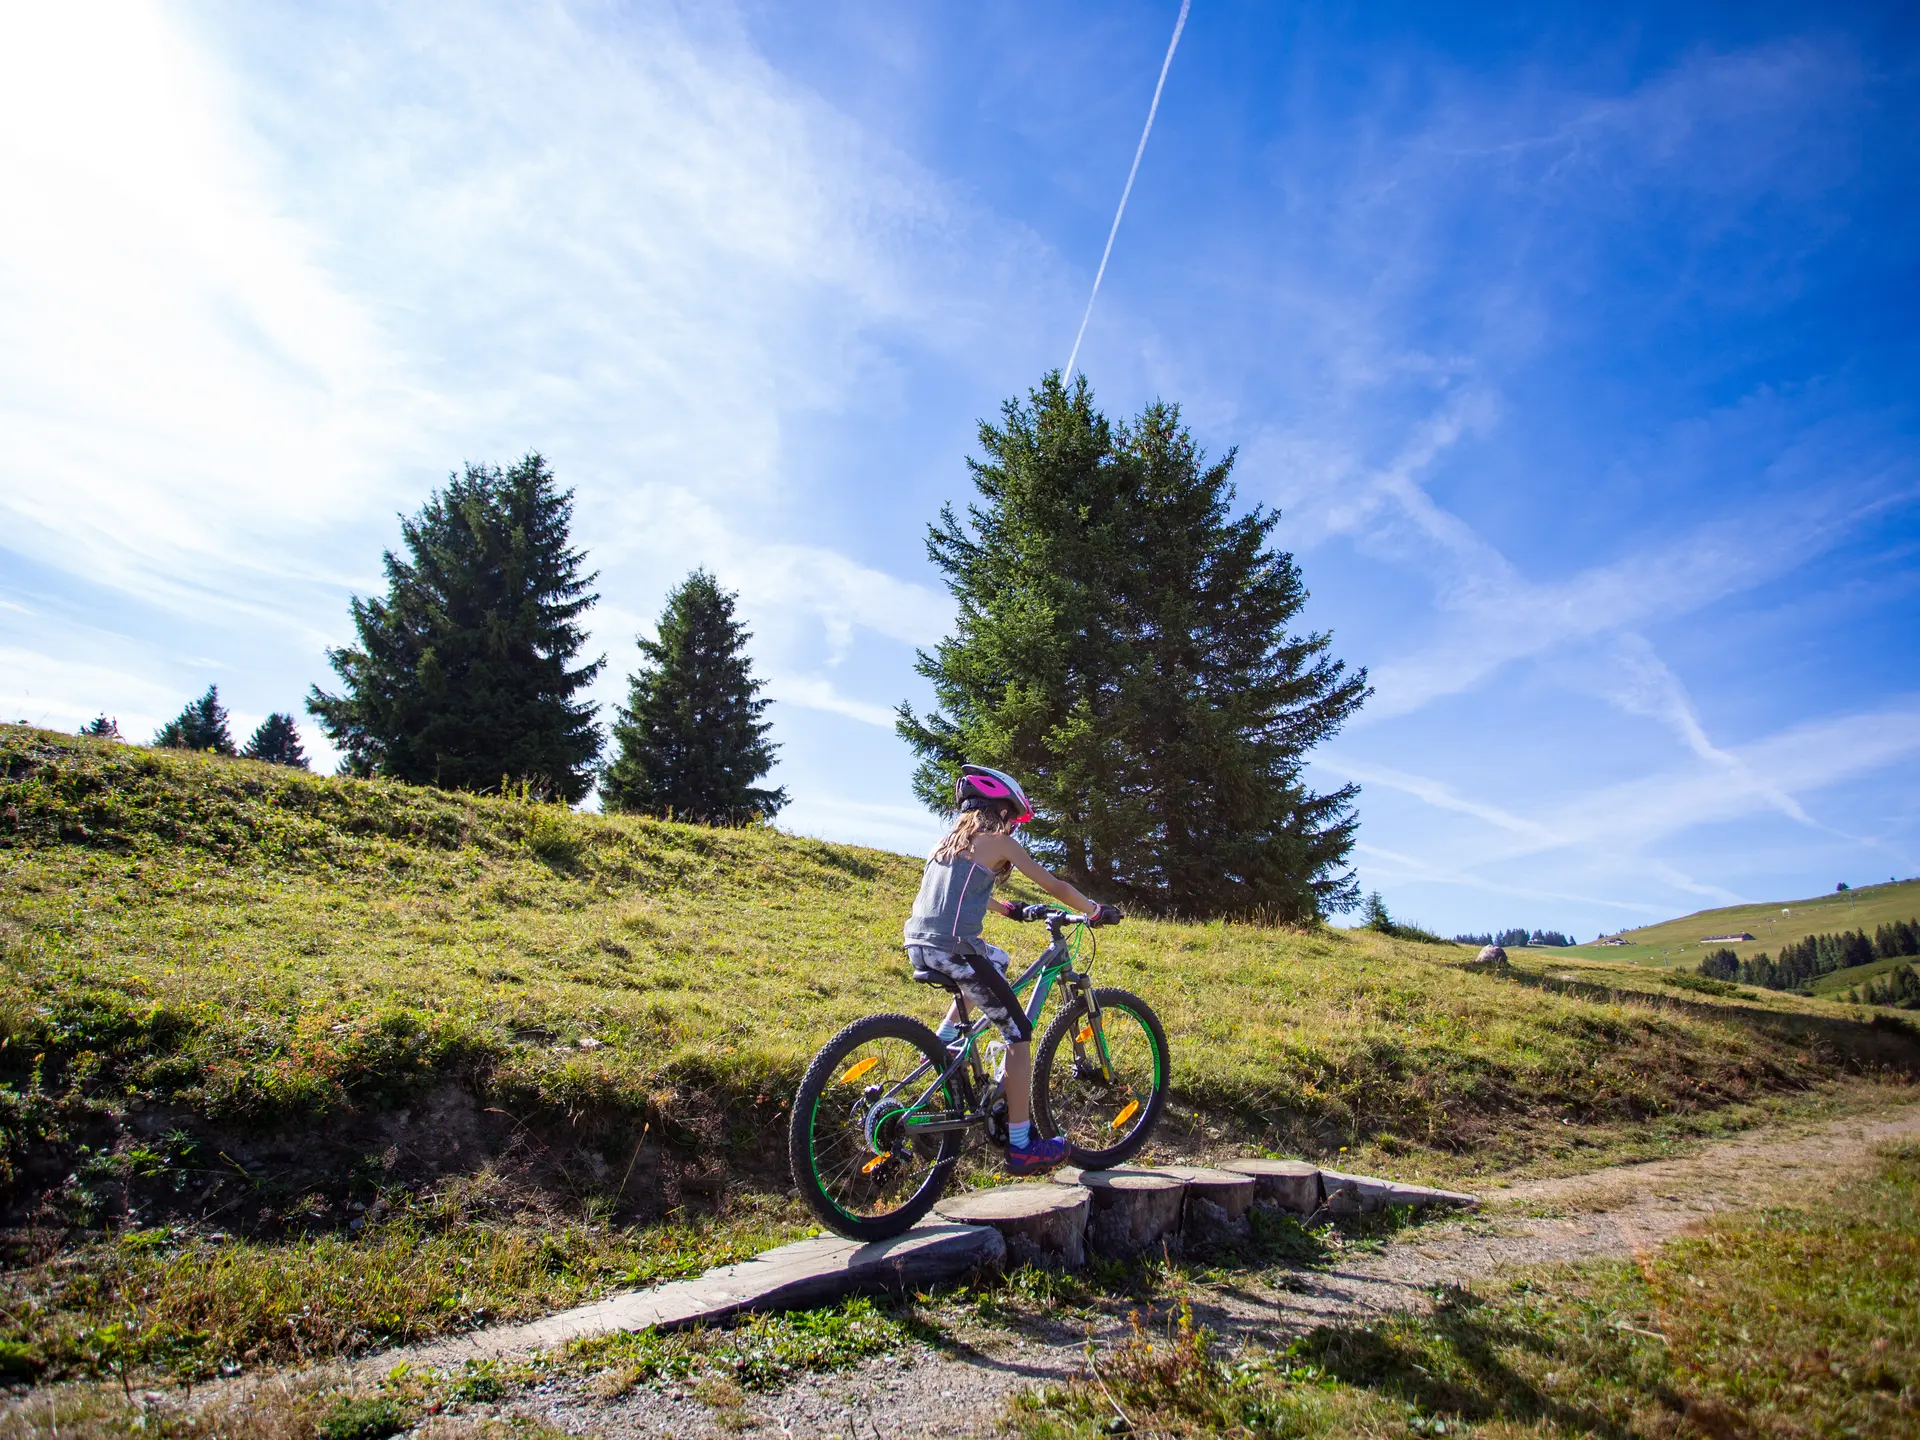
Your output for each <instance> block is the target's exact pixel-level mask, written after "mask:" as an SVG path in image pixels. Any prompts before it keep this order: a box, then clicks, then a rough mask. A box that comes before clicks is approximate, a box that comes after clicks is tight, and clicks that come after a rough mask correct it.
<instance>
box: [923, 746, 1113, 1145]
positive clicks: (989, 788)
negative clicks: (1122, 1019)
mask: <svg viewBox="0 0 1920 1440" xmlns="http://www.w3.org/2000/svg"><path fill="white" fill-rule="evenodd" d="M953 798H954V803H955V805H956V806H958V808H959V814H958V816H957V817H956V818H955V820H954V823H953V828H952V829H951V830H950V831H948V832H947V836H946V838H945V839H944V840H942V841H941V842H940V843H939V844H938V845H936V846H935V847H934V849H933V853H932V854H931V855H930V856H928V857H927V868H926V871H925V872H924V873H923V874H922V876H921V878H920V893H919V895H918V896H917V897H916V898H915V900H914V902H913V914H912V915H911V917H909V918H908V920H907V923H906V928H905V931H904V934H903V939H904V941H905V943H906V947H907V956H908V958H909V959H910V960H912V962H913V968H914V971H915V972H916V973H917V974H924V973H931V974H934V975H940V976H944V977H945V978H946V979H949V980H951V981H953V982H954V983H955V984H956V985H958V987H959V990H960V994H961V996H962V997H964V999H965V1001H966V1003H967V1004H969V1005H971V1006H973V1008H974V1009H976V1010H978V1011H979V1012H980V1013H981V1014H982V1015H984V1016H985V1017H986V1018H987V1019H988V1020H991V1021H992V1022H993V1023H994V1024H995V1025H997V1026H999V1027H1000V1033H1001V1035H1002V1036H1003V1037H1004V1038H1005V1040H1006V1042H1007V1068H1006V1077H1005V1091H1004V1093H1005V1095H1006V1101H1007V1135H1008V1140H1007V1169H1008V1170H1009V1171H1010V1172H1011V1173H1013V1174H1015V1175H1038V1174H1042V1173H1044V1172H1046V1171H1048V1170H1052V1169H1054V1168H1056V1167H1057V1166H1060V1165H1062V1164H1064V1163H1066V1159H1067V1142H1066V1141H1065V1140H1064V1139H1060V1138H1058V1137H1054V1136H1042V1135H1035V1134H1034V1133H1033V1126H1032V1121H1031V1119H1030V1109H1029V1106H1030V1098H1029V1097H1030V1095H1031V1091H1032V1083H1033V1060H1032V1052H1031V1046H1030V1044H1029V1042H1030V1041H1031V1039H1032V1037H1033V1025H1032V1022H1030V1021H1029V1020H1028V1019H1027V1015H1026V1011H1025V1010H1024V1009H1023V1008H1022V1007H1021V1005H1020V1002H1019V1000H1018V998H1017V997H1016V996H1015V995H1014V993H1013V988H1012V986H1010V985H1009V984H1008V983H1007V966H1008V963H1009V957H1008V955H1007V952H1006V951H1004V950H1002V949H1000V948H999V947H998V946H997V945H989V944H988V943H987V942H986V941H985V940H984V939H982V938H981V934H980V930H981V924H982V921H983V920H984V919H985V918H986V912H987V909H988V907H989V906H991V907H992V908H993V909H994V910H996V911H997V912H998V913H1000V914H1002V915H1004V916H1006V917H1007V918H1008V919H1012V920H1021V919H1025V918H1026V912H1025V907H1023V906H1019V905H1015V904H1013V903H1012V902H1010V901H1006V900H995V899H993V898H992V891H993V887H994V885H995V884H996V883H998V882H999V881H1001V880H1004V879H1005V878H1006V877H1007V876H1008V875H1009V874H1011V873H1012V872H1013V871H1015V870H1018V871H1019V872H1020V873H1021V874H1022V875H1025V876H1026V877H1027V878H1028V879H1029V880H1031V881H1033V883H1034V884H1036V885H1038V886H1039V887H1040V888H1041V889H1042V890H1044V891H1046V892H1047V893H1048V894H1049V895H1051V896H1053V897H1054V899H1056V900H1058V901H1060V902H1061V903H1062V904H1064V905H1070V906H1072V907H1073V908H1074V909H1075V910H1078V911H1079V912H1080V913H1081V914H1083V915H1085V916H1087V917H1088V921H1087V923H1088V924H1091V925H1112V924H1115V923H1117V922H1118V921H1120V920H1121V919H1122V918H1124V917H1123V916H1122V915H1121V913H1120V912H1119V911H1118V910H1116V909H1115V908H1114V907H1113V906H1111V905H1097V904H1095V903H1094V902H1093V901H1091V900H1089V899H1087V897H1086V896H1084V895H1082V894H1081V893H1080V892H1079V891H1078V890H1076V889H1074V887H1073V886H1071V885H1069V884H1068V883H1067V882H1066V881H1064V880H1062V879H1060V878H1059V877H1058V876H1056V875H1054V874H1053V873H1052V872H1051V871H1049V870H1048V869H1047V868H1046V867H1045V866H1044V865H1041V864H1040V863H1039V862H1038V861H1036V860H1035V859H1034V858H1033V857H1032V856H1031V855H1029V854H1027V851H1026V847H1025V846H1023V845H1022V844H1021V843H1020V842H1019V841H1018V840H1016V839H1014V838H1013V832H1014V831H1015V830H1016V829H1018V828H1019V827H1020V826H1021V825H1023V824H1025V823H1026V822H1027V821H1029V820H1031V819H1032V818H1033V806H1032V804H1031V803H1030V802H1029V801H1028V799H1027V796H1026V792H1025V791H1023V790H1022V789H1021V788H1020V784H1019V782H1018V781H1017V780H1015V779H1014V778H1013V777H1012V776H1011V775H1008V774H1006V773H1005V772H1004V771H1000V770H990V769H988V768H987V767H986V766H984V765H963V766H962V767H961V768H960V778H959V779H958V780H957V781H956V782H955V783H954V797H953ZM960 1018H961V1012H960V1001H958V1000H956V1001H955V1002H954V1004H953V1006H952V1008H951V1009H949V1010H948V1011H947V1018H946V1020H945V1021H944V1022H943V1023H942V1025H941V1026H940V1038H941V1039H942V1040H944V1041H946V1042H948V1043H949V1044H951V1043H953V1042H954V1041H956V1040H958V1039H959V1036H960Z"/></svg>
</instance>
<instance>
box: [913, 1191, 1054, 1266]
mask: <svg viewBox="0 0 1920 1440" xmlns="http://www.w3.org/2000/svg"><path fill="white" fill-rule="evenodd" d="M1091 1205H1092V1196H1091V1195H1090V1194H1089V1193H1088V1192H1087V1191H1086V1190H1083V1189H1078V1188H1076V1189H1071V1190H1070V1189H1068V1188H1066V1187H1065V1186H1062V1185H1046V1184H1038V1185H1001V1186H999V1187H997V1188H995V1189H992V1190H975V1191H974V1192H973V1193H971V1194H969V1195H951V1196H948V1197H947V1198H946V1199H944V1200H942V1201H941V1202H940V1203H939V1204H938V1205H936V1206H934V1212H935V1213H936V1214H937V1215H939V1216H940V1217H941V1218H942V1219H944V1220H956V1221H959V1222H960V1223H961V1224H963V1225H990V1226H992V1227H993V1228H994V1229H995V1230H998V1231H999V1232H1000V1235H1001V1238H1003V1239H1004V1240H1005V1241H1006V1242H1007V1260H1008V1263H1010V1264H1015V1265H1018V1264H1033V1265H1046V1266H1053V1267H1060V1266H1064V1267H1066V1268H1067V1269H1070V1270H1072V1269H1078V1268H1079V1267H1080V1266H1082V1265H1084V1264H1086V1263H1087V1245H1086V1237H1087V1213H1088V1211H1089V1209H1090V1208H1091Z"/></svg>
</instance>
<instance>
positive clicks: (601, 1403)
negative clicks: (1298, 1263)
mask: <svg viewBox="0 0 1920 1440" xmlns="http://www.w3.org/2000/svg"><path fill="white" fill-rule="evenodd" d="M1912 1139H1920V1104H1916V1105H1907V1106H1903V1107H1900V1108H1898V1109H1895V1110H1890V1111H1886V1112H1882V1113H1881V1114H1879V1115H1876V1116H1875V1117H1873V1118H1871V1119H1845V1120H1840V1121H1836V1122H1832V1123H1828V1124H1824V1125H1817V1126H1803V1127H1795V1128H1788V1129H1782V1130H1769V1131H1765V1132H1760V1133H1756V1134H1751V1135H1745V1136H1741V1137H1739V1138H1737V1139H1733V1140H1727V1141H1721V1142H1717V1143H1715V1144H1712V1145H1710V1146H1707V1147H1705V1148H1704V1149H1702V1150H1701V1151H1699V1152H1698V1153H1696V1154H1694V1155H1691V1156H1688V1157H1686V1158H1685V1159H1679V1160H1663V1161H1657V1162H1652V1163H1648V1164H1641V1165H1623V1166H1616V1167H1613V1168H1611V1169H1607V1170H1599V1171H1594V1172H1592V1173H1590V1174H1586V1175H1576V1176H1570V1177H1567V1178H1565V1179H1559V1180H1541V1181H1528V1182H1524V1183H1521V1184H1517V1185H1513V1186H1509V1187H1506V1188H1504V1189H1500V1190H1495V1191H1491V1192H1489V1193H1488V1195H1487V1202H1488V1203H1487V1209H1486V1212H1485V1213H1483V1214H1481V1215H1473V1216H1466V1217H1463V1218H1457V1219H1436V1220H1433V1221H1429V1222H1427V1223H1425V1224H1422V1225H1420V1226H1418V1227H1417V1228H1415V1229H1412V1230H1410V1231H1407V1232H1405V1233H1404V1234H1403V1235H1402V1236H1400V1237H1398V1238H1396V1239H1394V1240H1392V1241H1390V1242H1385V1243H1374V1244H1367V1245H1361V1246H1355V1247H1351V1248H1349V1249H1348V1250H1346V1251H1343V1252H1340V1253H1338V1254H1336V1255H1335V1256H1334V1257H1333V1260H1332V1263H1331V1264H1330V1265H1328V1266H1326V1267H1324V1268H1311V1269H1300V1270H1284V1269H1277V1270H1266V1271H1261V1272H1257V1273H1241V1274H1233V1273H1227V1274H1223V1275H1221V1276H1220V1277H1219V1278H1218V1279H1217V1281H1216V1282H1215V1283H1210V1284H1203V1285H1201V1286H1199V1287H1198V1288H1197V1289H1196V1290H1195V1291H1194V1293H1193V1294H1192V1296H1191V1299H1192V1302H1193V1307H1194V1319H1195V1321H1196V1323H1198V1324H1204V1325H1207V1326H1209V1327H1210V1328H1212V1329H1214V1330H1216V1331H1219V1332H1221V1333H1222V1334H1223V1335H1225V1336H1228V1337H1230V1338H1237V1339H1254V1338H1258V1339H1262V1340H1264V1341H1267V1342H1269V1343H1272V1342H1274V1341H1279V1340H1284V1339H1285V1338H1286V1337H1287V1336H1289V1335H1293V1334H1297V1333H1299V1332H1301V1331H1304V1330H1308V1329H1311V1328H1312V1327H1314V1326H1315V1325H1320V1324H1326V1323H1329V1322H1335V1321H1342V1322H1352V1321H1356V1320H1358V1321H1365V1320H1367V1319H1370V1318H1373V1317H1376V1316H1380V1315H1384V1314H1387V1313H1389V1312H1392V1311H1396V1310H1406V1309H1410V1308H1421V1307H1424V1306H1426V1305H1428V1304H1429V1303H1430V1302H1431V1298H1432V1292H1433V1289H1434V1287H1436V1286H1439V1285H1444V1284H1447V1283H1450V1282H1463V1281H1467V1280H1470V1279H1473V1278H1477V1277H1484V1276H1486V1275H1488V1274H1490V1273H1492V1272H1494V1271H1496V1270H1500V1269H1503V1268H1508V1267H1514V1266H1525V1265H1535V1264H1543V1263H1552V1262H1559V1261H1572V1260H1583V1259H1588V1258H1593V1257H1610V1256H1621V1255H1629V1254H1633V1253H1636V1252H1638V1251H1641V1250H1645V1249H1647V1248H1649V1247H1651V1246H1655V1245H1658V1244H1659V1243H1660V1242H1661V1241H1663V1240H1665V1239H1667V1238H1668V1237H1670V1236H1672V1235H1673V1234H1675V1233H1676V1232H1678V1231H1680V1230H1681V1229H1683V1228H1685V1227H1686V1226H1688V1225H1691V1224H1693V1223H1695V1222H1697V1221H1699V1220H1700V1219H1702V1218H1704V1217H1705V1216H1708V1215H1711V1214H1714V1213H1715V1212H1718V1211H1723V1210H1731V1209H1744V1208H1749V1207H1752V1206H1755V1205H1761V1204H1768V1203H1776V1202H1786V1203H1800V1204H1805V1203H1811V1202H1813V1201H1815V1200H1817V1198H1818V1196H1819V1194H1820V1192H1821V1190H1822V1189H1823V1188H1825V1187H1826V1186H1828V1185H1829V1184H1830V1183H1831V1182H1832V1181H1833V1179H1835V1178H1836V1177H1837V1176H1839V1175H1841V1174H1844V1173H1847V1172H1850V1171H1854V1170H1858V1169H1860V1168H1862V1167H1863V1166H1865V1165H1866V1164H1867V1163H1868V1161H1869V1159H1870V1157H1871V1155H1872V1152H1873V1149H1874V1147H1875V1146H1877V1145H1879V1144H1882V1143H1885V1142H1888V1141H1897V1140H1912ZM936 1318H937V1319H938V1320H939V1321H940V1322H941V1323H942V1325H943V1326H945V1327H946V1328H947V1330H948V1332H949V1340H948V1342H947V1343H946V1344H945V1345H943V1346H941V1347H940V1348H934V1347H930V1346H921V1347H916V1350H915V1352H914V1353H913V1354H911V1355H908V1356H898V1357H889V1358H884V1359H881V1360H876V1361H872V1362H869V1363H867V1364H866V1365H863V1366H861V1367H859V1368H857V1369H854V1370H851V1371H845V1372H841V1373H840V1374H837V1375H829V1376H824V1377H819V1378H816V1379H811V1380H806V1381H802V1382H799V1383H796V1384H795V1385H793V1386H791V1387H789V1388H788V1389H787V1390H785V1391H783V1392H780V1393H778V1394H774V1395H749V1396H745V1397H738V1396H731V1397H728V1396H722V1397H718V1398H720V1400H721V1403H720V1404H718V1405H713V1404H708V1403H705V1400H708V1399H713V1398H716V1397H713V1396H712V1395H708V1396H706V1397H705V1398H704V1399H703V1398H698V1397H696V1396H694V1395H692V1394H690V1393H687V1392H685V1391H671V1390H665V1391H663V1390H637V1391H634V1392H632V1393H630V1394H628V1395H626V1396H623V1397H620V1398H617V1399H602V1398H599V1397H597V1396H595V1395H594V1394H593V1393H592V1391H591V1389H590V1388H589V1386H588V1385H587V1384H583V1383H581V1382H577V1381H567V1382H553V1383H551V1384H549V1385H547V1386H544V1387H542V1388H541V1389H539V1390H536V1391H533V1392H531V1393H530V1394H525V1395H522V1396H520V1397H518V1398H517V1399H516V1400H515V1402H514V1403H513V1404H512V1405H511V1407H510V1409H511V1410H512V1411H514V1412H518V1413H520V1414H524V1415H533V1416H538V1417H539V1418H541V1419H543V1420H545V1421H546V1422H547V1423H549V1424H551V1425H555V1426H557V1427H559V1428H560V1429H563V1430H566V1431H568V1432H571V1433H574V1434H598V1435H602V1436H606V1437H608V1440H624V1437H639V1436H649V1437H652V1436H674V1437H679V1440H687V1437H692V1436H703V1435H740V1434H746V1435H756V1436H776V1435H777V1436H814V1437H828V1436H838V1437H841V1440H855V1437H861V1440H865V1437H887V1440H892V1437H896V1436H980V1435H991V1434H994V1433H996V1431H997V1429H998V1424H997V1416H998V1414H999V1412H1000V1410H1001V1408H1002V1406H1003V1405H1004V1404H1005V1402H1006V1400H1007V1398H1008V1397H1009V1395H1011V1394H1012V1393H1013V1392H1015V1391H1016V1390H1019V1389H1021V1388H1024V1387H1026V1386H1029V1385H1033V1384H1038V1383H1045V1382H1049V1381H1059V1380H1064V1379H1066V1378H1067V1377H1069V1376H1071V1375H1072V1374H1074V1373H1076V1372H1077V1371H1079V1370H1080V1368H1081V1364H1082V1359H1083V1356H1084V1353H1085V1348H1086V1346H1087V1344H1088V1343H1089V1342H1091V1343H1092V1344H1093V1345H1094V1346H1095V1347H1096V1349H1098V1348H1099V1347H1101V1346H1104V1345H1108V1344H1111V1343H1113V1342H1114V1341H1115V1340H1116V1339H1118V1338H1119V1337H1120V1336H1121V1335H1123V1334H1124V1333H1125V1332H1126V1320H1125V1317H1124V1316H1122V1315H1118V1314H1106V1315H1100V1316H1096V1317H1094V1318H1093V1319H1091V1321H1090V1320H1089V1319H1088V1318H1087V1317H1086V1316H1080V1317H1077V1318H1076V1322H1075V1323H1071V1324H1069V1323H1065V1322H1064V1321H1063V1320H1049V1319H1046V1318H1042V1319H1040V1320H1038V1321H1035V1322H1033V1323H1031V1324H1027V1325H1024V1326H1022V1327H1021V1328H1018V1329H1011V1328H1002V1327H998V1326H989V1325H987V1324H984V1323H982V1322H980V1321H979V1320H978V1319H977V1317H974V1316H972V1313H971V1312H968V1311H966V1310H964V1309H962V1308H961V1307H957V1306H950V1307H947V1308H946V1309H944V1310H942V1311H941V1312H940V1313H939V1314H938V1316H937V1317H936ZM735 1401H739V1402H740V1403H733V1402H735Z"/></svg>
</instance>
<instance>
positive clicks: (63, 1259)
mask: <svg viewBox="0 0 1920 1440" xmlns="http://www.w3.org/2000/svg"><path fill="white" fill-rule="evenodd" d="M803 1233H806V1232H805V1231H804V1230H803V1229H802V1228H801V1227H799V1226H797V1225H796V1224H794V1223H793V1222H792V1221H791V1220H790V1219H786V1218H784V1217H781V1218H765V1217H761V1218H756V1217H754V1216H752V1215H750V1214H736V1215H734V1216H732V1217H730V1218H729V1219H727V1220H725V1221H721V1222H707V1223H702V1224H696V1225H688V1224H678V1225H654V1226H649V1227H646V1228H644V1229H630V1228H627V1227H610V1226H607V1225H605V1224H591V1223H582V1222H581V1221H579V1220H566V1219H560V1218H554V1219H550V1220H549V1222H548V1223H546V1224H545V1225H541V1224H539V1223H537V1222H536V1221H535V1219H534V1217H532V1216H529V1215H528V1214H526V1213H524V1212H522V1213H517V1214H510V1215H507V1216H490V1215H489V1214H488V1213H487V1207H486V1206H485V1205H484V1204H483V1203H476V1202H475V1200H474V1199H473V1198H471V1197H468V1198H464V1199H462V1198H456V1197H454V1196H449V1195H442V1196H439V1197H437V1198H436V1199H434V1200H432V1201H429V1202H423V1203H418V1204H415V1205H411V1206H406V1207H404V1208H402V1209H400V1210H398V1211H396V1212H395V1213H393V1214H391V1215H389V1216H387V1217H385V1218H383V1219H381V1220H380V1221H379V1222H377V1223H376V1224H374V1225H371V1226H368V1227H365V1228H364V1230H363V1231H362V1232H361V1233H358V1234H348V1233H344V1232H342V1233H334V1234H325V1235H319V1236H315V1237H312V1238H309V1239H306V1240H304V1241H301V1242H298V1243H285V1242H280V1243H275V1242H272V1241H260V1240H247V1239H231V1238H223V1239H222V1240H221V1241H220V1242H218V1243H215V1242H214V1241H211V1240H209V1239H207V1238H205V1237H202V1236H196V1235H194V1234H193V1233H192V1232H191V1231H184V1230H139V1231H133V1232H122V1233H120V1234H117V1235H115V1236H112V1237H110V1238H108V1239H105V1240H102V1241H98V1242H95V1243H92V1244H88V1245H83V1246H79V1247H76V1248H73V1249H70V1250H68V1251H67V1252H65V1253H63V1254H62V1255H60V1256H59V1257H58V1258H57V1259H56V1260H54V1261H51V1262H48V1263H46V1264H42V1265H36V1266H29V1267H25V1268H22V1269H17V1270H13V1271H9V1272H6V1273H5V1274H0V1373H4V1374H5V1377H6V1378H12V1379H42V1380H48V1379H63V1378H69V1377H85V1376H112V1375H118V1374H121V1373H123V1372H153V1373H159V1374H165V1375H171V1376H174V1377H177V1378H181V1379H185V1380H193V1379H199V1378H206V1377H211V1376H214V1375H220V1374H231V1373H234V1372H236V1371H238V1370H241V1369H243V1368H247V1367H251V1366H256V1365H260V1364H263V1363H270V1362H282V1363H284V1362H289V1361H301V1360H309V1359H314V1358H326V1357H330V1356H335V1355H350V1354H355V1353H359V1352H362V1351H365V1350H369V1349H376V1348H380V1347H383V1346H388V1345H395V1344H403V1343H406V1342H410V1341H416V1340H422V1339H427V1338H429V1337H432V1336H434V1335H438V1334H442V1333H445V1332H446V1331H449V1330H458V1329H468V1328H471V1327H473V1326H476V1325H481V1324H489V1323H495V1322H500V1321H508V1320H515V1319H521V1318H524V1317H527V1316H531V1315H537V1314H541V1313H544V1312H546V1311H549V1310H553V1309H556V1308H559V1307H562V1306H566V1305H570V1304H574V1303H577V1302H579V1301H581V1300H584V1299H587V1298H589V1297H590V1296H593V1295H598V1294H602V1293H605V1292H606V1291H607V1290H609V1289H614V1288H632V1287H634V1286H638V1285H646V1284H651V1283H654V1282H657V1281H661V1280H670V1279H677V1278H680V1277H682V1276H686V1275H694V1274H698V1273H700V1272H701V1271H702V1270H705V1269H707V1268H708V1267H710V1266H713V1265H723V1264H731V1263H733V1262H735V1261H738V1260H744V1259H747V1258H749V1257H751V1256H753V1255H755V1254H758V1253H759V1252H760V1251H761V1250H763V1249H766V1248H767V1247H769V1246H771V1245H776V1244H782V1243H785V1242H786V1241H789V1240H793V1239H796V1238H798V1237H799V1236H800V1235H801V1234H803Z"/></svg>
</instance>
